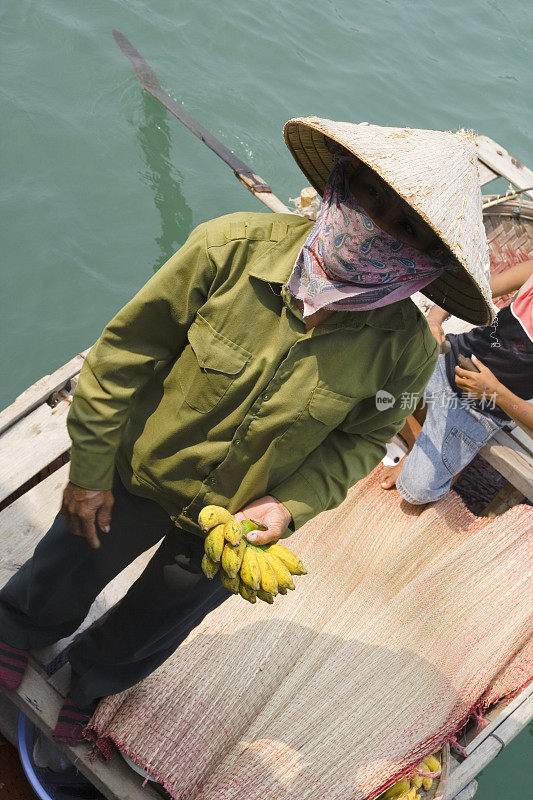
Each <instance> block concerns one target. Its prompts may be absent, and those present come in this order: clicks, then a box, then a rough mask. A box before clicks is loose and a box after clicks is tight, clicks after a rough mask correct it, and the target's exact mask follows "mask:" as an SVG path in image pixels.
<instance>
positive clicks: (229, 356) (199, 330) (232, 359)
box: [187, 314, 252, 375]
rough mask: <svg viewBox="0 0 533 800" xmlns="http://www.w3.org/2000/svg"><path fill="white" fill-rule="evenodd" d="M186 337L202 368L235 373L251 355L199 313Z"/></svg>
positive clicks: (230, 373)
mask: <svg viewBox="0 0 533 800" xmlns="http://www.w3.org/2000/svg"><path fill="white" fill-rule="evenodd" d="M187 338H188V339H189V342H190V345H191V347H192V349H193V350H194V354H195V356H196V358H197V359H198V363H199V365H200V367H202V369H210V370H213V371H214V372H225V373H227V374H228V375H235V374H236V373H237V372H240V371H241V369H242V368H243V367H244V365H245V364H246V362H247V361H248V360H249V359H250V358H251V356H252V354H251V353H249V352H248V351H247V350H244V348H242V347H240V346H239V345H238V344H235V342H232V341H231V340H230V339H227V338H226V337H225V336H223V335H222V334H221V333H219V332H218V331H216V330H215V329H214V328H213V327H212V326H211V325H210V324H209V322H207V320H205V319H204V318H203V317H202V316H201V315H200V314H197V315H196V318H195V320H194V322H193V323H192V325H191V327H190V328H189V330H188V331H187Z"/></svg>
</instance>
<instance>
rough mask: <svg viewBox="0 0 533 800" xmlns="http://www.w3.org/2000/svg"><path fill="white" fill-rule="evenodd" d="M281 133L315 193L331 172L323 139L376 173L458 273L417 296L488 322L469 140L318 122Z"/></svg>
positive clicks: (293, 124)
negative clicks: (429, 232)
mask: <svg viewBox="0 0 533 800" xmlns="http://www.w3.org/2000/svg"><path fill="white" fill-rule="evenodd" d="M283 134H284V136H285V141H286V143H287V146H288V148H289V150H290V151H291V153H292V155H293V157H294V159H295V160H296V163H297V164H298V166H299V167H300V169H301V170H302V171H303V172H304V173H305V175H306V176H307V178H308V179H309V181H310V182H311V183H312V184H313V186H314V187H315V189H316V190H317V191H318V192H320V194H322V193H323V191H324V186H325V184H326V181H327V179H328V176H329V174H330V172H331V170H332V168H333V155H332V153H331V150H330V148H329V147H328V146H327V144H326V141H327V139H329V140H332V141H333V142H337V143H338V144H340V145H342V146H343V147H345V148H346V149H347V150H349V151H350V152H351V153H353V155H354V156H356V157H357V158H359V159H361V161H363V162H364V163H365V164H367V165H368V166H369V167H370V168H371V169H373V170H374V171H375V172H377V174H378V175H380V176H381V178H383V180H385V181H386V182H387V183H388V184H389V185H390V186H391V187H392V188H393V189H394V190H395V191H396V192H397V194H399V195H400V196H401V197H403V199H404V200H406V201H407V202H408V203H409V205H410V206H411V207H412V208H413V209H414V210H415V211H416V212H417V213H418V214H419V215H420V217H422V219H424V220H425V221H426V222H427V223H428V224H429V225H430V226H431V228H432V229H433V230H434V231H435V233H436V234H437V235H438V236H439V237H440V239H441V240H442V242H443V243H444V244H445V245H446V247H447V248H448V250H449V251H450V252H451V253H452V254H453V256H454V257H455V259H456V260H457V262H458V263H459V265H460V266H461V267H462V269H458V270H457V271H455V272H454V271H452V270H445V272H444V273H443V274H442V276H441V277H440V278H437V279H436V280H434V281H433V282H432V283H430V284H429V285H428V286H426V287H425V288H424V289H423V290H422V292H423V294H425V295H426V296H427V297H429V298H430V299H431V300H433V302H434V303H437V304H438V305H439V306H442V308H445V309H446V310H447V311H449V312H450V313H451V314H454V315H455V316H457V317H460V318H461V319H464V320H467V321H468V322H471V323H473V324H474V325H488V324H489V323H490V322H491V320H492V319H493V317H494V314H495V313H496V312H497V309H496V307H495V306H494V304H493V303H492V299H491V292H490V287H489V282H488V279H489V275H490V271H489V254H488V246H487V239H486V236H485V228H484V226H483V218H482V211H481V189H480V185H479V175H478V168H477V151H476V143H475V139H474V137H473V136H472V134H469V133H466V132H464V131H459V132H458V133H449V132H444V131H427V130H418V129H415V128H384V127H381V126H379V125H369V124H368V123H366V122H363V123H360V124H354V123H351V122H334V121H332V120H329V119H320V118H319V117H298V118H295V119H291V120H289V121H288V122H287V123H286V125H285V127H284V130H283ZM331 143H332V142H330V144H331Z"/></svg>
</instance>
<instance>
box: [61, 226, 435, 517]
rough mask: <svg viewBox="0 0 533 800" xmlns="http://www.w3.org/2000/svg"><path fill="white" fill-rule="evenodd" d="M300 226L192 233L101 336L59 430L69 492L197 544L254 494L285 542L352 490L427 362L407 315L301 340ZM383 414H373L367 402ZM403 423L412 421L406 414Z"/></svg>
mask: <svg viewBox="0 0 533 800" xmlns="http://www.w3.org/2000/svg"><path fill="white" fill-rule="evenodd" d="M311 226H312V223H311V222H309V220H307V219H304V218H302V217H298V216H295V215H291V214H269V213H265V214H260V213H237V214H229V215H227V216H224V217H220V218H219V219H215V220H212V221H211V222H207V223H204V224H202V225H200V226H199V227H198V228H196V229H195V230H194V231H193V232H192V233H191V235H190V237H189V238H188V240H187V241H186V243H185V244H184V245H183V247H182V248H181V249H180V250H179V251H178V252H177V253H176V254H175V255H174V256H172V258H170V259H169V261H167V262H166V264H164V265H163V266H162V267H161V268H160V269H159V270H158V271H157V272H156V273H155V275H154V276H153V277H152V278H151V279H150V280H149V281H148V282H147V283H146V285H145V286H143V287H142V289H141V290H140V291H139V292H138V293H137V294H136V295H135V297H134V298H133V299H132V300H130V302H129V303H127V305H125V306H124V308H122V309H121V310H120V311H119V312H118V314H117V315H116V316H115V317H114V318H113V319H112V320H111V322H110V323H109V324H108V325H107V326H106V328H105V329H104V331H103V332H102V335H101V336H100V338H99V339H98V341H97V342H96V343H95V345H94V346H93V347H92V348H91V350H90V352H89V354H88V356H87V358H86V360H85V363H84V364H83V368H82V370H81V373H80V377H79V382H78V385H77V387H76V391H75V393H74V399H73V402H72V406H71V409H70V412H69V415H68V421H67V425H68V431H69V434H70V437H71V439H72V454H71V465H70V480H71V481H72V482H73V483H75V484H77V485H78V486H82V487H84V488H86V489H110V488H111V486H112V476H113V466H114V464H116V467H117V469H118V471H119V474H120V476H121V479H122V481H123V482H124V484H125V486H126V488H127V489H128V490H129V491H130V492H133V493H134V494H137V495H142V496H144V497H148V498H151V499H153V500H155V501H156V502H158V503H159V504H160V505H161V506H163V507H164V508H165V509H166V510H167V511H168V513H169V514H171V515H172V517H173V519H174V521H175V523H176V524H177V525H179V526H180V527H183V528H185V529H186V530H189V531H193V532H195V533H199V528H198V526H197V522H196V519H197V516H198V512H199V511H200V509H201V508H202V507H203V506H204V505H206V504H210V503H214V504H217V505H222V506H226V507H227V508H228V509H229V510H230V511H231V512H235V511H237V510H239V509H240V508H242V507H243V506H244V505H245V504H247V503H248V502H250V501H251V500H253V499H255V498H258V497H261V496H263V495H265V494H270V495H273V496H274V497H276V498H277V499H278V500H279V501H280V502H282V503H283V504H284V505H285V506H286V507H287V508H288V509H289V511H290V513H291V514H292V517H293V523H294V524H293V527H294V528H295V529H296V528H299V527H300V526H301V525H303V524H304V522H306V521H307V520H309V519H311V518H312V517H314V516H315V515H316V514H318V513H319V512H320V511H323V510H325V509H328V508H334V507H335V506H337V505H339V503H341V502H342V500H343V499H344V497H345V496H346V492H347V490H348V488H349V487H350V486H352V485H353V484H354V483H356V481H358V480H360V479H361V478H363V477H364V476H365V475H367V474H368V473H369V472H370V471H371V470H372V469H373V468H374V467H375V466H376V464H378V462H379V461H380V459H381V458H382V457H383V455H384V453H385V445H386V444H387V442H389V441H390V440H391V439H392V437H393V436H394V434H395V433H396V432H397V431H398V430H399V429H400V428H401V427H402V425H403V421H404V418H405V417H406V416H407V414H408V413H409V407H408V404H407V402H406V398H407V397H409V399H410V400H411V399H412V395H413V393H414V394H417V395H420V394H422V392H423V390H424V388H425V386H426V384H427V382H428V380H429V378H430V376H431V374H432V372H433V369H434V367H435V363H436V359H437V352H438V347H437V343H436V341H435V339H434V338H433V336H432V334H431V332H430V330H429V328H428V326H427V324H426V321H425V319H424V317H423V315H422V314H421V313H420V311H419V310H418V309H417V307H416V306H415V305H414V303H413V302H412V301H411V300H410V299H407V300H403V301H401V302H397V303H394V304H392V305H390V306H386V307H384V308H380V309H375V310H373V311H360V312H337V313H335V314H334V315H333V316H332V317H330V318H329V319H328V320H327V321H326V322H324V323H322V324H320V325H318V326H317V327H315V328H314V329H312V330H311V331H309V332H306V329H305V325H304V323H303V321H302V317H301V314H300V311H299V309H298V307H297V305H296V304H295V302H294V300H293V298H292V297H291V296H290V295H289V294H288V292H287V291H286V290H285V289H283V288H282V287H283V284H284V283H285V282H286V281H287V279H288V277H289V275H290V273H291V270H292V267H293V265H294V262H295V260H296V256H297V255H298V252H299V250H300V248H301V246H302V244H303V242H304V241H305V239H306V237H307V234H308V233H309V230H310V228H311ZM379 390H386V391H387V392H389V393H390V394H392V395H393V396H394V398H395V402H394V403H393V404H391V405H389V406H387V407H386V408H385V409H384V410H378V408H377V407H376V401H375V395H376V392H377V391H379ZM411 408H412V406H411Z"/></svg>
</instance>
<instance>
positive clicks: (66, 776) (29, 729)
mask: <svg viewBox="0 0 533 800" xmlns="http://www.w3.org/2000/svg"><path fill="white" fill-rule="evenodd" d="M36 735H37V729H36V727H35V725H34V724H33V722H31V721H30V720H29V719H28V718H27V717H26V716H25V715H24V714H20V715H19V720H18V748H19V756H20V761H21V764H22V769H23V770H24V773H25V775H26V777H27V779H28V781H29V783H30V784H31V787H32V789H33V791H34V792H35V794H36V795H37V797H39V798H40V800H105V798H104V797H103V796H102V793H101V792H100V791H99V790H98V789H96V788H95V787H94V786H93V785H92V783H89V781H88V780H87V779H86V778H85V776H84V775H82V774H81V772H78V770H77V769H76V768H75V767H74V766H73V765H70V766H68V765H67V764H66V760H65V764H66V766H67V768H66V769H63V770H62V771H60V772H55V771H53V770H51V769H48V768H45V767H39V766H37V764H35V763H34V760H33V747H34V744H35V739H36Z"/></svg>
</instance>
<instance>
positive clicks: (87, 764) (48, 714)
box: [5, 660, 161, 800]
mask: <svg viewBox="0 0 533 800" xmlns="http://www.w3.org/2000/svg"><path fill="white" fill-rule="evenodd" d="M5 694H6V697H7V698H8V699H9V700H11V701H12V702H13V703H14V704H15V705H16V706H17V707H18V708H20V710H21V711H22V712H23V713H24V714H25V715H26V716H27V717H28V718H29V719H31V721H32V722H33V723H34V724H35V725H36V726H37V727H38V728H40V729H41V730H42V731H44V733H45V734H46V736H48V737H49V738H51V736H52V732H53V729H54V726H55V722H56V719H57V715H58V713H59V709H60V708H61V705H62V703H63V698H62V696H61V695H60V693H59V692H58V691H57V690H56V689H55V688H54V687H53V686H52V685H51V684H50V683H49V681H48V680H47V678H46V675H45V674H44V673H43V671H42V670H41V668H40V667H39V665H38V664H37V663H36V662H35V661H33V660H32V662H31V663H30V664H29V666H28V669H27V670H26V674H25V675H24V679H23V681H22V683H21V685H20V686H19V688H18V689H17V691H16V692H8V691H6V693H5ZM57 746H58V748H59V749H60V750H61V752H63V753H64V755H65V756H66V757H67V758H68V759H69V761H71V763H72V764H74V766H75V767H76V768H77V769H78V770H79V771H80V772H81V773H82V774H83V775H85V777H86V778H87V780H89V781H90V782H91V783H92V784H93V785H94V786H96V788H97V789H99V791H100V792H102V794H103V795H104V796H105V797H106V798H107V800H161V795H160V794H159V793H158V792H156V791H155V790H154V789H152V787H151V786H150V785H149V784H147V785H146V786H145V787H144V788H143V787H142V783H143V779H142V778H141V777H140V776H139V775H137V773H136V772H134V771H133V770H132V769H130V767H128V765H127V764H126V763H125V762H124V761H123V760H122V759H121V757H120V755H119V754H118V753H115V755H114V756H113V758H112V759H111V761H109V762H103V761H102V760H100V759H95V760H94V761H93V760H91V758H90V754H91V751H90V748H89V747H75V748H73V747H68V746H66V745H63V746H62V745H57Z"/></svg>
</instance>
